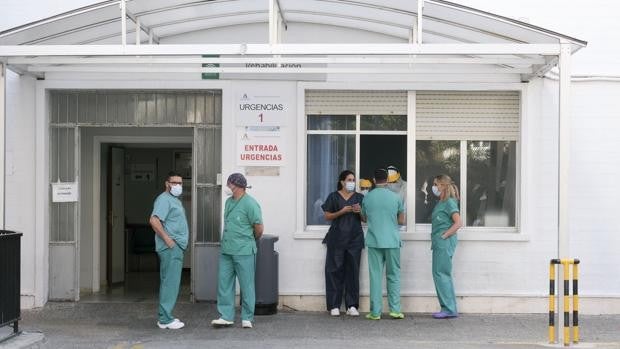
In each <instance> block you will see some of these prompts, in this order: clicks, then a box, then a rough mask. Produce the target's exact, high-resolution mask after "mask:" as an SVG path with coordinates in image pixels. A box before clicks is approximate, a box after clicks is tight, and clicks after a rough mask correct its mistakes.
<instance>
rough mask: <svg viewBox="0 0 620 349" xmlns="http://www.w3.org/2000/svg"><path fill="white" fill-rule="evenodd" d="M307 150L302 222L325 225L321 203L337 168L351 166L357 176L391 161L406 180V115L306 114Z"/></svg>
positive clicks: (330, 189) (333, 182)
mask: <svg viewBox="0 0 620 349" xmlns="http://www.w3.org/2000/svg"><path fill="white" fill-rule="evenodd" d="M307 152H308V153H307V161H308V163H307V191H306V193H307V196H306V197H307V202H306V224H307V225H327V224H328V222H327V221H325V219H324V218H323V210H322V209H321V205H322V204H323V201H324V200H325V199H326V198H327V195H329V193H331V192H333V191H335V190H336V187H337V182H338V175H339V174H340V172H341V171H343V170H346V169H348V170H352V171H353V172H355V173H356V176H357V179H358V180H359V179H360V178H372V176H373V172H374V169H375V168H377V167H380V166H383V167H387V166H389V165H393V166H396V167H397V168H399V170H400V171H401V176H402V178H403V180H406V178H407V116H406V115H361V114H357V115H308V117H307Z"/></svg>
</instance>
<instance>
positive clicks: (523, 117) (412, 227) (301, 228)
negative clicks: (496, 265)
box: [294, 82, 532, 241]
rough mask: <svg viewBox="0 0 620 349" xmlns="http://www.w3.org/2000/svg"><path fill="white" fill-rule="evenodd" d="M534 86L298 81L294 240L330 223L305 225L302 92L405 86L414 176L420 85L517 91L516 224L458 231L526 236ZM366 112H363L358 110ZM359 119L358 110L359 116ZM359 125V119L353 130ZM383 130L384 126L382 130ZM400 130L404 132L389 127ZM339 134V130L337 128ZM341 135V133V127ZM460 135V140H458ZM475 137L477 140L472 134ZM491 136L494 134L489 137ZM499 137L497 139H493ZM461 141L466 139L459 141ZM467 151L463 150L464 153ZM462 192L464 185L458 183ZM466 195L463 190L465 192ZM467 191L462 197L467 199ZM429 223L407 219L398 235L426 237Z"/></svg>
mask: <svg viewBox="0 0 620 349" xmlns="http://www.w3.org/2000/svg"><path fill="white" fill-rule="evenodd" d="M529 88H532V87H531V85H528V84H527V83H511V82H507V83H429V82H421V83H357V82H356V83H355V84H353V83H346V82H342V83H332V82H299V83H298V85H297V124H298V127H297V181H298V185H297V188H298V192H297V198H298V199H297V209H296V211H297V212H296V223H295V224H296V230H295V233H294V238H295V239H312V240H319V239H323V237H324V236H325V233H326V232H327V230H328V228H329V226H326V225H314V226H312V225H310V226H309V225H306V200H307V198H306V195H307V193H306V185H307V178H306V176H307V135H308V134H309V133H308V130H307V115H306V110H305V109H306V108H305V92H306V90H317V89H318V90H399V91H408V93H407V95H408V98H407V99H408V103H407V112H408V120H407V132H406V134H407V154H409V155H408V159H407V176H408V178H414V179H415V178H416V173H415V158H414V159H413V161H411V160H410V156H411V154H414V156H415V154H416V151H415V143H416V140H417V139H416V136H415V120H416V118H415V97H416V92H415V91H422V90H426V91H428V90H441V91H457V90H458V91H492V90H497V91H517V92H519V93H520V97H521V98H520V125H519V136H518V138H517V139H516V140H515V141H516V142H517V145H516V146H517V159H516V161H517V164H516V169H517V173H516V176H515V177H516V185H517V189H516V196H515V199H516V201H517V202H516V204H515V207H516V208H517V209H516V213H515V227H463V228H461V229H460V230H459V240H461V241H529V235H528V234H527V231H529V227H528V226H527V224H528V221H527V219H526V217H527V215H526V214H525V213H526V210H527V209H528V208H527V207H526V206H525V203H524V200H521V198H522V197H524V196H526V194H525V192H526V190H529V189H528V188H526V187H531V186H524V185H521V183H522V182H523V178H526V177H527V170H528V166H529V164H528V161H526V160H527V159H526V158H525V157H522V156H521V154H527V153H528V150H529V149H528V144H529V143H531V142H528V141H524V140H526V139H527V138H529V137H530V133H529V132H528V127H527V125H528V118H527V116H528V114H529V112H530V111H529V109H528V103H527V99H528V98H527V91H528V89H529ZM356 114H357V113H350V114H347V115H356ZM362 115H365V114H362ZM357 121H359V115H358V119H357ZM357 128H359V123H357V126H356V129H357ZM321 132H323V133H324V134H332V133H333V131H321ZM348 132H351V134H355V133H356V132H358V131H352V130H351V131H348ZM365 132H370V134H372V132H377V131H365ZM380 132H381V133H383V131H380ZM392 132H399V133H400V134H402V132H403V131H392ZM339 133H340V132H339ZM343 134H344V132H343ZM358 138H359V136H358ZM459 140H460V139H459ZM472 140H479V139H472ZM488 140H492V139H488ZM493 140H501V139H499V138H498V139H493ZM358 141H359V139H356V148H358V147H359V145H358V143H359V142H358ZM460 141H461V157H463V156H465V157H466V156H467V153H466V149H464V148H463V145H462V144H463V143H465V145H466V141H467V140H460ZM463 141H464V142H463ZM358 151H359V149H356V161H357V159H358V158H359V153H358ZM463 154H465V155H463ZM466 166H467V165H466V161H461V177H462V178H466V177H465V176H463V174H466V171H467V169H466V168H465V169H463V167H466ZM358 167H359V162H356V169H355V170H356V173H358V172H359V168H358ZM460 190H461V192H464V191H465V190H464V189H463V188H460ZM414 192H415V180H413V181H411V180H410V181H407V198H408V200H409V198H412V197H414V196H413V195H414ZM465 194H466V193H465ZM466 199H467V198H466V196H465V197H464V198H463V199H462V200H466ZM407 207H408V208H410V209H408V210H407V211H408V213H407V222H412V221H415V200H413V202H412V201H408V202H407ZM430 229H431V226H430V224H409V225H407V226H406V227H405V228H403V229H402V230H401V237H402V239H403V240H404V241H408V240H413V241H430Z"/></svg>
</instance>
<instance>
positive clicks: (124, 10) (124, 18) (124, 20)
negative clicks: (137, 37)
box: [121, 0, 127, 46]
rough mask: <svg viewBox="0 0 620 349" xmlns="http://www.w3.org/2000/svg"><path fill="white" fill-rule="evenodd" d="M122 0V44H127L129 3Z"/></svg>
mask: <svg viewBox="0 0 620 349" xmlns="http://www.w3.org/2000/svg"><path fill="white" fill-rule="evenodd" d="M125 1H126V0H121V44H122V45H123V46H125V45H127V3H126V2H125Z"/></svg>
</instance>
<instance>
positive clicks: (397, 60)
mask: <svg viewBox="0 0 620 349" xmlns="http://www.w3.org/2000/svg"><path fill="white" fill-rule="evenodd" d="M245 63H317V64H319V63H322V64H469V65H471V64H474V65H475V64H504V65H521V66H529V65H536V64H544V63H546V61H545V59H544V58H543V57H531V58H530V57H528V58H519V57H506V58H504V57H410V56H409V57H373V56H332V57H303V56H295V57H213V58H204V57H191V56H166V57H74V56H67V57H23V58H22V57H16V58H9V59H8V60H7V64H8V65H10V66H15V65H35V64H79V65H84V64H245Z"/></svg>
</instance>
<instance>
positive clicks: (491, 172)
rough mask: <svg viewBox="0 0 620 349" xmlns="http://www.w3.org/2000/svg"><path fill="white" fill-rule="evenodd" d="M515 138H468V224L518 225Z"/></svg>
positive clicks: (486, 225) (487, 225) (489, 225)
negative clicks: (482, 139) (516, 218)
mask: <svg viewBox="0 0 620 349" xmlns="http://www.w3.org/2000/svg"><path fill="white" fill-rule="evenodd" d="M516 148H517V147H516V142H514V141H512V142H504V141H499V142H498V141H492V142H489V141H469V142H467V225H468V226H483V227H512V226H515V203H516V200H515V189H516V178H515V176H516V164H517V160H516Z"/></svg>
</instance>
